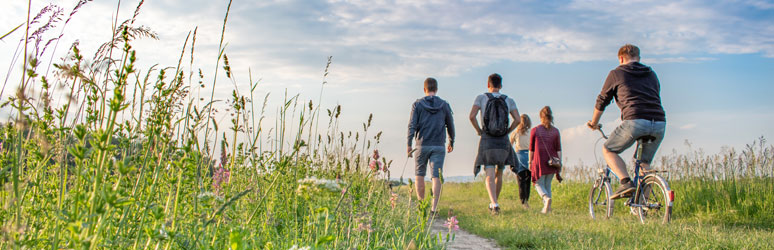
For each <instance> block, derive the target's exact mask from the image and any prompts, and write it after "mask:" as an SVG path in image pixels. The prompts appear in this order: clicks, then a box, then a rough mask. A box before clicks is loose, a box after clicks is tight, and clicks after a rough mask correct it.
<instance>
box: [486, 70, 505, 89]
mask: <svg viewBox="0 0 774 250" xmlns="http://www.w3.org/2000/svg"><path fill="white" fill-rule="evenodd" d="M489 83H490V84H492V87H493V88H498V89H499V88H502V87H503V77H502V76H500V74H497V73H494V74H491V75H489Z"/></svg>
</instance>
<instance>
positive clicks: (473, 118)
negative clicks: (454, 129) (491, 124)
mask: <svg viewBox="0 0 774 250" xmlns="http://www.w3.org/2000/svg"><path fill="white" fill-rule="evenodd" d="M479 110H481V108H480V107H478V106H477V105H473V108H471V109H470V116H469V118H470V123H471V124H473V129H475V130H476V134H478V135H479V136H481V127H480V126H478V119H476V116H477V115H478V111H479Z"/></svg>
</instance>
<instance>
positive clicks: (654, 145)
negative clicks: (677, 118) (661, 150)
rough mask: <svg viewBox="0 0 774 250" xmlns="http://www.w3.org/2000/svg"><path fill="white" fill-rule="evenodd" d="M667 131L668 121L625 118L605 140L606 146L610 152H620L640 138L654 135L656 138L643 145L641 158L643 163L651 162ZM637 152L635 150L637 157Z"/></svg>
mask: <svg viewBox="0 0 774 250" xmlns="http://www.w3.org/2000/svg"><path fill="white" fill-rule="evenodd" d="M665 131H666V122H661V121H651V120H643V119H638V120H625V121H623V123H621V125H620V126H618V128H616V129H615V131H613V133H612V134H610V137H609V139H607V142H605V148H607V150H608V151H610V152H613V153H616V154H620V153H621V152H623V151H624V150H626V149H628V148H629V147H631V146H632V145H634V143H635V142H637V139H638V138H640V137H643V136H653V137H655V138H656V140H654V141H653V142H651V143H647V144H644V145H643V147H642V158H641V159H640V161H642V162H643V163H648V164H649V163H651V162H652V161H653V157H654V156H655V155H656V150H658V146H659V145H661V141H662V140H664V132H665ZM636 153H637V152H635V157H636Z"/></svg>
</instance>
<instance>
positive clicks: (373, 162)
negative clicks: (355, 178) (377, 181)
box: [368, 160, 382, 172]
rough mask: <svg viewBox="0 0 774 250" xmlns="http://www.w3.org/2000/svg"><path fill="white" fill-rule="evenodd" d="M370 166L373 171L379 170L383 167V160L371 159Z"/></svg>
mask: <svg viewBox="0 0 774 250" xmlns="http://www.w3.org/2000/svg"><path fill="white" fill-rule="evenodd" d="M368 167H370V168H371V171H374V172H376V171H379V170H380V169H382V162H381V161H379V160H371V162H370V163H369V164H368Z"/></svg>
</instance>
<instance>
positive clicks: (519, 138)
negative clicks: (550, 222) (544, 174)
mask: <svg viewBox="0 0 774 250" xmlns="http://www.w3.org/2000/svg"><path fill="white" fill-rule="evenodd" d="M530 128H532V121H531V120H530V119H529V116H527V114H522V115H521V123H519V126H518V127H516V130H514V131H513V133H512V134H511V144H513V149H515V150H516V158H517V159H518V161H519V162H518V165H517V166H514V168H513V169H512V170H513V172H514V173H516V176H517V180H518V182H519V199H520V200H521V205H522V206H524V208H529V189H530V188H529V187H530V186H531V182H530V176H531V174H530V171H529V129H530Z"/></svg>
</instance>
